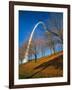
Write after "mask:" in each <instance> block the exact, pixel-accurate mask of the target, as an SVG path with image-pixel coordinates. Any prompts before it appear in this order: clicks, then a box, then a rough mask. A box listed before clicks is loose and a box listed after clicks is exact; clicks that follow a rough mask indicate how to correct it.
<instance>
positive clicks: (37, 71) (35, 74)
mask: <svg viewBox="0 0 72 90" xmlns="http://www.w3.org/2000/svg"><path fill="white" fill-rule="evenodd" d="M61 76H63V52H62V51H61V52H58V53H55V54H53V55H50V56H45V57H42V58H39V59H38V60H37V62H36V63H35V61H34V60H32V61H31V62H28V63H25V64H22V65H19V79H25V78H26V79H27V78H45V77H61Z"/></svg>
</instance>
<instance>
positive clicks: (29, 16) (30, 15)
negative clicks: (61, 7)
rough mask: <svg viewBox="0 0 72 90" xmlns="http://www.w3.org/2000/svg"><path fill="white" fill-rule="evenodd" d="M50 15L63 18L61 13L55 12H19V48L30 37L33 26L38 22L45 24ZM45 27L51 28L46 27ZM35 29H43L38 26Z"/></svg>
mask: <svg viewBox="0 0 72 90" xmlns="http://www.w3.org/2000/svg"><path fill="white" fill-rule="evenodd" d="M51 15H53V16H54V17H57V16H59V15H60V16H61V18H62V17H63V15H62V13H55V12H39V11H21V10H20V11H19V47H21V46H22V44H23V43H24V42H25V41H27V40H28V39H29V37H30V34H31V32H32V30H33V28H34V26H35V24H36V23H37V22H39V21H43V22H44V23H45V24H47V21H48V19H49V20H50V17H51ZM47 27H51V26H48V25H47ZM37 29H41V30H42V31H43V27H42V26H41V25H39V26H38V27H37ZM41 30H40V31H39V30H37V33H40V34H39V36H41Z"/></svg>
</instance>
